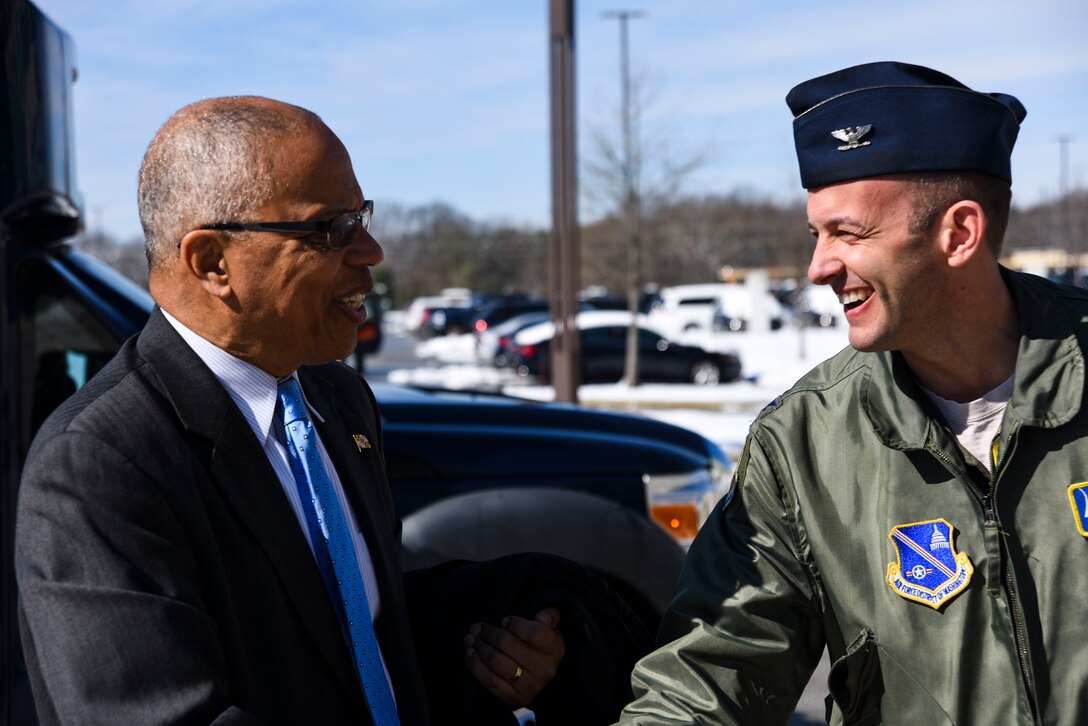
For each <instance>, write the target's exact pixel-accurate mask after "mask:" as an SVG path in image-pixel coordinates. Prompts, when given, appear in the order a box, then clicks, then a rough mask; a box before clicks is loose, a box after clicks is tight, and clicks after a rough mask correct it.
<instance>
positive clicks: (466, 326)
mask: <svg viewBox="0 0 1088 726" xmlns="http://www.w3.org/2000/svg"><path fill="white" fill-rule="evenodd" d="M476 312H477V311H476V309H475V308H472V307H467V306H454V305H451V306H446V307H434V308H426V309H424V311H423V319H422V322H421V323H420V325H419V329H418V330H417V331H416V335H418V336H419V337H420V338H434V337H436V336H440V335H463V334H464V333H467V332H469V331H470V330H472V320H473V318H474V317H475V315H476Z"/></svg>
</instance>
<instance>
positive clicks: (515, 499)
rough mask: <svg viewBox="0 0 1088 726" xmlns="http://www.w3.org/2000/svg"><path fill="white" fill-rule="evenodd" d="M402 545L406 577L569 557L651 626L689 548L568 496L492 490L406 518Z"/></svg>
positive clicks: (611, 506) (610, 509)
mask: <svg viewBox="0 0 1088 726" xmlns="http://www.w3.org/2000/svg"><path fill="white" fill-rule="evenodd" d="M401 541H402V546H401V558H402V564H403V566H404V569H405V570H412V569H418V568H423V567H431V566H433V565H436V564H438V563H440V562H445V561H447V560H451V559H465V560H489V559H494V558H496V557H503V556H505V555H510V554H515V553H518V552H546V553H549V554H553V555H557V556H560V557H565V558H567V559H569V560H573V561H575V562H577V563H579V564H581V565H583V566H584V567H586V568H588V569H590V570H593V571H594V572H597V573H598V574H601V575H602V576H604V577H605V578H606V579H607V580H608V581H609V582H611V583H613V585H614V586H616V587H615V589H617V590H618V591H621V592H623V593H637V596H638V597H632V598H630V601H631V602H630V603H629V604H631V605H632V606H634V607H635V609H636V610H640V611H641V613H640V617H642V619H643V620H644V621H646V620H652V619H653V618H657V619H660V617H661V614H662V613H663V612H664V611H665V607H666V606H667V605H668V603H669V601H670V600H671V599H672V595H673V592H674V590H675V588H676V582H677V580H678V579H679V577H680V570H681V568H682V567H683V564H684V550H683V548H682V547H681V546H680V545H679V544H678V543H677V541H676V540H674V539H673V538H672V537H670V536H669V535H668V534H666V533H665V532H664V531H663V530H662V529H661V528H660V527H658V526H657V525H656V524H654V523H653V522H651V521H650V520H649V519H648V518H647V517H646V516H645V515H640V514H639V513H638V512H636V511H634V510H632V509H630V508H629V507H624V506H621V505H619V504H617V503H616V502H613V501H611V500H608V499H604V498H602V497H598V496H594V495H592V494H585V493H583V492H576V491H571V490H567V489H549V488H539V489H491V490H487V491H480V492H473V493H471V494H463V495H460V496H456V497H450V498H447V499H442V500H439V501H437V502H435V503H434V504H431V505H428V506H426V507H424V508H422V509H419V510H417V511H415V512H413V513H412V514H410V515H408V516H407V517H405V518H404V526H403V531H402V540H401ZM647 604H648V605H649V607H651V608H652V610H653V615H652V616H651V615H649V614H648V613H647V612H646V606H647ZM648 625H653V626H656V623H648ZM654 629H655V628H654V627H652V628H651V632H654Z"/></svg>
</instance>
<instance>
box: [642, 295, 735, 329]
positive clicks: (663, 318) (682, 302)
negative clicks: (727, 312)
mask: <svg viewBox="0 0 1088 726" xmlns="http://www.w3.org/2000/svg"><path fill="white" fill-rule="evenodd" d="M725 287H726V285H725V284H724V283H707V284H696V285H675V286H673V287H663V288H661V289H660V290H658V291H657V293H656V294H655V295H654V296H653V298H652V300H651V303H650V311H649V313H648V315H649V316H650V320H652V321H653V323H654V325H655V327H657V328H658V329H659V330H662V331H665V332H667V333H669V334H670V335H672V336H673V337H676V336H677V335H679V334H680V333H684V332H690V331H692V330H710V329H711V324H712V323H713V319H714V303H715V301H717V299H718V297H719V296H720V295H721V294H722V292H723V290H724V289H725Z"/></svg>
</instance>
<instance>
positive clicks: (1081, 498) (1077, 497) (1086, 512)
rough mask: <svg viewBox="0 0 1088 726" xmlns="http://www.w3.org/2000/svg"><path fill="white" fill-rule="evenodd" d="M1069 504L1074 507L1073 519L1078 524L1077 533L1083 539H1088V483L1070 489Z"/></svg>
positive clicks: (1074, 485)
mask: <svg viewBox="0 0 1088 726" xmlns="http://www.w3.org/2000/svg"><path fill="white" fill-rule="evenodd" d="M1069 504H1070V505H1072V507H1073V518H1074V519H1075V520H1076V522H1077V531H1078V532H1080V533H1081V536H1082V537H1088V481H1082V482H1080V483H1079V484H1073V485H1071V486H1070V487H1069Z"/></svg>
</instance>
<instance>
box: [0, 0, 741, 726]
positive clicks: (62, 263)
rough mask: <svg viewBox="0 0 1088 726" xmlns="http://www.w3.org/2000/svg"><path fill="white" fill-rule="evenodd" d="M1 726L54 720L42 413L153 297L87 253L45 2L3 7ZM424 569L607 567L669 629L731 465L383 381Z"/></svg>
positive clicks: (693, 448) (708, 447)
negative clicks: (33, 638)
mask: <svg viewBox="0 0 1088 726" xmlns="http://www.w3.org/2000/svg"><path fill="white" fill-rule="evenodd" d="M0 27H2V28H4V29H5V31H6V32H4V33H0V57H3V58H4V59H5V60H4V62H5V64H10V67H15V68H20V69H21V72H20V73H18V74H8V75H6V76H5V82H6V83H7V84H8V86H9V87H8V88H5V96H6V98H8V99H9V103H7V104H4V105H0V168H2V169H4V174H2V175H0V280H2V285H3V287H2V293H0V355H2V360H3V365H0V384H2V391H0V394H2V395H0V402H2V405H0V426H2V430H3V432H4V436H3V437H0V472H2V475H0V476H2V479H0V525H2V532H0V535H2V536H0V570H2V575H0V588H2V593H3V594H2V598H3V599H2V602H0V648H2V653H0V656H2V663H0V726H11V725H12V724H33V723H35V722H36V718H35V715H34V710H33V706H32V702H31V698H30V689H29V684H28V682H27V676H26V671H25V668H24V667H23V662H22V652H21V649H20V645H19V631H18V627H17V621H16V592H15V586H14V582H15V579H14V572H13V541H14V538H13V533H14V527H15V511H16V502H17V499H18V489H19V478H20V473H21V470H22V466H23V461H24V459H25V456H26V454H27V451H28V449H29V448H30V443H31V440H32V438H33V436H34V433H35V432H36V430H37V428H38V426H39V425H40V424H41V422H42V420H43V419H44V418H45V417H46V416H47V415H48V414H49V413H50V412H51V411H52V410H53V409H54V408H55V407H56V406H57V405H59V404H60V403H61V402H62V401H63V400H64V399H65V398H66V397H67V396H68V395H70V393H71V392H72V391H74V390H76V389H77V388H78V387H79V386H81V385H83V384H84V383H86V382H87V380H89V379H90V378H91V377H93V376H94V374H95V373H96V372H97V371H98V370H99V369H101V368H102V366H103V365H105V363H106V362H107V361H108V360H109V359H110V358H111V357H112V356H113V354H114V353H115V352H116V351H117V349H118V348H119V347H120V345H121V343H122V342H123V341H124V340H125V339H126V338H128V337H129V336H131V335H133V334H135V333H137V332H138V331H139V330H140V329H141V328H142V327H143V325H144V322H145V321H146V320H147V317H148V315H149V313H150V311H151V308H152V301H151V298H150V297H149V296H148V294H147V292H146V291H144V290H143V289H141V288H139V287H138V286H136V285H135V284H134V283H132V282H130V281H128V280H126V279H125V278H124V277H122V276H121V275H119V274H118V273H117V272H115V271H114V270H112V269H111V268H109V267H108V266H106V265H105V264H103V263H101V262H99V261H97V260H95V259H94V258H92V257H89V256H88V255H86V254H84V253H82V252H80V251H79V250H78V249H74V248H73V247H72V245H71V238H72V237H73V236H74V235H75V234H76V233H77V232H78V231H79V229H80V219H81V211H80V206H79V202H80V200H79V195H78V193H77V192H76V185H75V178H74V173H73V164H72V159H73V158H74V149H72V148H71V147H70V146H69V144H70V140H71V138H72V134H71V127H70V118H71V115H70V109H69V98H70V84H71V82H72V79H73V78H74V77H75V73H74V70H75V69H74V67H73V65H72V58H73V53H72V47H71V42H70V40H69V38H68V37H67V35H65V34H64V33H63V32H62V31H61V30H60V29H58V28H57V27H56V26H55V25H53V24H52V23H51V22H50V21H49V20H48V19H47V18H46V17H45V16H44V15H42V14H41V13H40V12H39V11H38V10H37V8H35V7H34V6H33V5H32V4H31V3H30V2H28V1H27V0H10V1H9V2H5V3H0ZM376 393H377V395H378V399H379V403H380V408H381V415H382V424H383V442H384V452H385V457H386V467H387V473H388V476H389V479H390V485H391V488H392V492H393V497H394V500H395V506H396V509H397V512H398V514H399V515H400V516H401V518H402V519H403V522H404V529H403V546H404V558H403V559H404V562H405V564H406V566H408V567H412V566H420V565H426V564H430V563H433V562H437V561H442V560H446V559H456V558H487V557H496V556H500V555H505V554H510V553H513V552H521V551H542V552H552V553H554V554H558V555H563V556H566V557H569V558H571V559H573V560H576V561H579V562H581V563H583V564H585V565H586V566H587V567H589V568H591V569H593V570H594V571H596V572H598V573H600V574H601V575H602V576H603V577H605V578H606V579H607V580H608V581H609V582H611V583H612V584H613V585H614V586H615V588H616V589H617V590H618V591H619V592H621V594H623V595H624V596H625V597H626V598H627V601H628V602H629V603H630V604H631V605H632V606H633V607H634V608H635V609H636V611H637V612H639V613H640V614H641V615H642V616H643V617H644V618H645V620H646V622H647V624H648V625H649V626H650V628H651V629H653V628H654V627H655V621H656V619H657V618H659V617H660V613H661V612H662V611H663V609H664V607H665V605H666V604H667V601H668V600H669V598H670V597H671V594H672V590H673V588H674V586H675V583H676V579H677V577H678V576H679V571H680V568H681V566H682V564H683V559H684V551H685V550H684V547H685V545H686V544H687V543H688V542H690V540H691V538H692V537H693V536H694V534H695V532H696V531H697V529H698V527H699V525H700V524H701V523H702V521H703V520H704V519H705V518H706V516H707V514H708V513H709V511H710V509H711V507H712V506H713V505H714V503H715V502H716V501H717V500H718V499H719V498H720V497H721V495H722V494H723V493H724V492H725V491H726V489H727V487H728V482H729V474H730V467H731V462H730V461H729V459H728V458H727V457H726V455H725V454H724V453H723V452H722V451H721V449H720V448H718V446H716V445H715V444H713V443H712V442H710V441H708V440H707V439H705V438H703V437H702V436H700V435H698V434H696V433H693V432H691V431H687V430H685V429H682V428H678V427H675V426H671V425H669V424H665V423H662V422H659V421H655V420H652V419H647V418H642V417H637V416H627V415H622V414H613V413H603V412H594V411H590V410H586V409H581V408H577V407H573V406H567V405H563V404H538V403H530V402H525V401H520V400H515V399H510V398H504V397H499V396H482V395H475V394H471V395H470V394H454V393H449V392H437V391H424V390H414V389H407V388H397V387H392V386H378V387H376Z"/></svg>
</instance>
